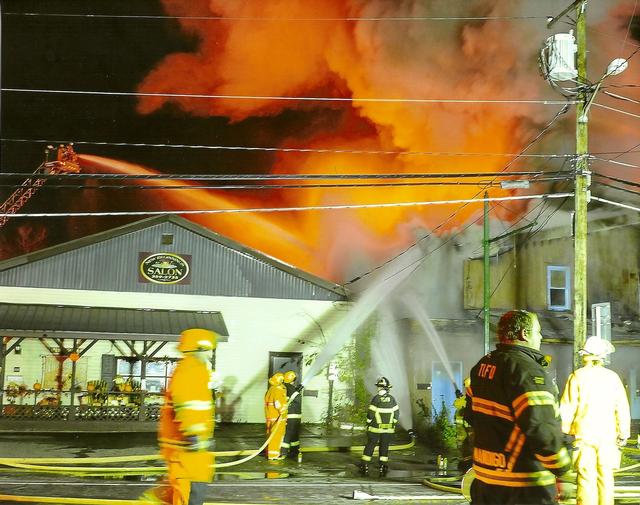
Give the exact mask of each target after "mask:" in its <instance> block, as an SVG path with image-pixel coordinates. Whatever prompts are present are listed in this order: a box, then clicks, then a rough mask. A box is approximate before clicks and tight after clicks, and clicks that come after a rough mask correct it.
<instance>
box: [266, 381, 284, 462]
mask: <svg viewBox="0 0 640 505" xmlns="http://www.w3.org/2000/svg"><path fill="white" fill-rule="evenodd" d="M283 382H284V374H283V373H281V372H277V373H275V374H274V375H273V376H272V377H271V378H270V379H269V389H268V390H267V394H266V395H265V397H264V417H265V420H266V422H267V437H269V436H270V435H271V434H272V433H273V431H274V430H275V434H274V436H273V438H272V439H271V440H270V441H269V444H268V445H267V459H282V458H281V456H280V446H281V444H282V439H283V438H284V433H285V430H286V427H287V389H286V388H285V386H284V384H283ZM278 420H280V422H278Z"/></svg>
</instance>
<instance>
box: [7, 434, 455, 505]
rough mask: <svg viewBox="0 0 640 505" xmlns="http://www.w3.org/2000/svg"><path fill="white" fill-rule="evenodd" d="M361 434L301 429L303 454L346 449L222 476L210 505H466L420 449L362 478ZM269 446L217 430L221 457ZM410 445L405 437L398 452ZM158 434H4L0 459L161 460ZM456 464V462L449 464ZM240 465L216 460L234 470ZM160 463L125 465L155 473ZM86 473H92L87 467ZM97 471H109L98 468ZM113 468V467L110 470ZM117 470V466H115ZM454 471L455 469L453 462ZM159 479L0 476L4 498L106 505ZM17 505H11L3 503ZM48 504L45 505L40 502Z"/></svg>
mask: <svg viewBox="0 0 640 505" xmlns="http://www.w3.org/2000/svg"><path fill="white" fill-rule="evenodd" d="M364 439H365V437H364V434H363V433H362V432H348V431H333V432H331V433H329V434H327V433H325V432H324V431H323V430H322V429H320V427H317V426H307V427H304V429H303V436H302V446H303V447H322V446H330V447H340V448H342V450H341V451H338V452H311V453H304V455H303V460H302V462H300V463H298V462H297V461H291V460H283V461H267V460H266V459H265V457H264V456H263V455H258V456H256V457H255V458H253V459H251V460H249V461H247V462H245V463H242V464H239V465H236V466H230V467H225V468H221V469H219V470H218V471H217V473H216V476H215V478H214V480H213V482H212V483H210V484H209V486H208V490H207V502H215V503H236V504H242V503H251V504H280V503H282V504H288V505H293V504H327V503H331V504H340V503H345V504H346V503H351V504H355V503H369V501H370V500H367V499H365V500H355V499H354V492H355V494H356V495H360V496H363V494H364V493H366V495H368V496H374V497H378V500H376V501H381V499H384V498H385V497H396V498H395V499H384V502H383V503H386V504H389V505H394V504H399V503H406V502H407V501H408V500H410V501H419V502H421V503H447V504H452V505H461V504H463V503H466V501H465V500H464V499H463V498H462V497H461V496H460V495H459V494H453V493H448V492H444V491H440V490H435V489H431V488H429V487H427V486H425V485H424V484H423V483H422V482H423V480H424V478H425V477H433V476H436V475H437V472H436V468H435V459H436V455H435V454H434V453H433V451H430V450H429V448H427V447H426V446H425V445H423V444H422V443H421V442H420V441H418V443H417V444H416V446H415V447H413V448H411V449H406V450H402V451H392V452H391V453H390V462H389V466H390V471H389V473H388V474H387V476H386V477H379V476H378V475H377V468H376V467H375V466H372V468H371V470H372V471H371V477H367V478H363V477H362V476H360V474H359V472H358V467H357V464H358V463H359V458H360V453H358V452H350V451H349V450H348V447H350V446H352V445H362V444H363V443H364ZM263 441H264V426H262V425H250V424H231V425H221V426H220V427H219V428H218V429H217V430H216V448H215V450H216V451H228V450H244V449H257V448H258V447H260V445H261V443H262V442H263ZM409 441H410V439H409V437H407V436H406V435H403V434H399V435H398V436H397V437H396V441H395V442H394V443H396V444H404V443H408V442H409ZM157 452H158V449H157V443H156V438H155V434H154V433H117V432H116V433H102V434H101V433H37V432H31V433H16V432H13V433H0V458H5V457H73V458H83V457H105V456H131V455H144V454H148V455H151V454H156V453H157ZM450 458H451V456H450ZM238 459H240V457H237V456H234V457H225V458H218V460H217V462H224V463H226V462H229V461H234V460H238ZM152 464H155V465H157V464H159V462H137V463H119V465H126V466H127V467H131V466H149V465H152ZM82 466H88V465H82ZM99 466H107V465H104V464H100V465H99ZM111 466H113V465H111ZM115 466H117V465H115ZM451 466H454V462H453V461H451ZM160 478H161V476H160V475H146V476H118V477H96V476H93V477H91V476H82V477H80V476H73V475H64V474H52V473H34V472H32V471H29V470H26V469H8V468H2V469H0V489H1V491H0V494H7V495H9V494H10V495H28V496H49V497H72V498H87V499H88V498H103V499H104V498H107V499H121V500H122V499H127V500H133V499H136V498H137V497H139V496H140V495H141V494H142V493H143V492H144V491H146V490H148V489H150V488H152V487H154V486H155V485H156V484H157V483H158V480H159V479H160ZM2 503H11V502H4V501H3V502H2ZM34 503H43V502H34Z"/></svg>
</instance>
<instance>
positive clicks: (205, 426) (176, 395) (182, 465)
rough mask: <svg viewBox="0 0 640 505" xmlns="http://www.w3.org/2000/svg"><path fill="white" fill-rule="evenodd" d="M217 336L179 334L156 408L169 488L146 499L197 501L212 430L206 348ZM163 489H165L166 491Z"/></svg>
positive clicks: (186, 504) (205, 478) (175, 504)
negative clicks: (172, 367)
mask: <svg viewBox="0 0 640 505" xmlns="http://www.w3.org/2000/svg"><path fill="white" fill-rule="evenodd" d="M216 341H217V335H216V334H215V333H214V332H213V331H210V330H204V329H200V328H192V329H188V330H185V331H183V332H182V333H181V334H180V343H179V344H178V350H179V351H180V352H181V353H182V354H183V358H182V359H181V360H180V361H179V362H178V364H177V366H176V368H175V370H174V372H173V375H172V377H171V379H170V380H169V386H168V387H167V390H166V392H165V403H164V405H163V406H162V409H161V410H160V424H159V430H158V442H159V444H160V452H161V454H162V456H163V457H164V459H165V461H166V462H167V471H168V472H167V473H168V481H169V488H168V489H162V488H158V489H156V490H155V491H154V492H153V493H147V494H146V495H144V498H145V499H147V500H156V501H161V502H162V503H169V504H171V505H202V503H203V502H204V498H205V493H206V483H207V482H211V480H212V478H213V471H214V468H213V465H214V457H213V453H212V452H209V449H210V445H211V442H212V439H213V430H214V424H215V422H214V406H213V395H212V392H211V389H210V388H209V383H210V381H211V373H212V369H211V351H212V350H213V349H215V347H216ZM167 491H168V492H167Z"/></svg>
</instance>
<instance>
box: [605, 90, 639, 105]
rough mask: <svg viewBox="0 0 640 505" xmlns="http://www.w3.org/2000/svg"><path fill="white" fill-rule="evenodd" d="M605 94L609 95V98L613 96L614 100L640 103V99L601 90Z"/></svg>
mask: <svg viewBox="0 0 640 505" xmlns="http://www.w3.org/2000/svg"><path fill="white" fill-rule="evenodd" d="M603 93H604V94H605V95H609V96H610V97H611V98H615V99H616V100H623V101H625V102H631V103H635V104H640V100H634V99H633V98H629V97H626V96H622V95H618V94H617V93H611V92H610V91H606V90H605V91H603Z"/></svg>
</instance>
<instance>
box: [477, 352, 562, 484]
mask: <svg viewBox="0 0 640 505" xmlns="http://www.w3.org/2000/svg"><path fill="white" fill-rule="evenodd" d="M543 362H544V356H543V355H542V354H541V353H540V352H538V351H535V350H533V349H529V348H527V347H522V346H518V345H503V344H498V346H497V348H496V350H495V351H493V352H491V353H489V354H487V355H486V356H484V357H483V358H482V359H481V360H480V361H479V362H478V363H477V364H476V365H475V366H474V367H473V369H472V370H471V385H470V387H469V388H467V405H466V408H465V413H464V417H465V419H466V421H467V422H469V424H470V425H471V426H472V427H473V429H474V436H475V439H474V449H473V468H474V470H475V472H476V476H477V478H478V479H479V480H481V481H482V482H485V483H487V484H493V485H498V486H505V487H531V486H548V485H552V484H554V483H555V477H554V474H555V475H561V474H563V473H565V472H566V471H568V470H569V468H570V465H571V459H570V457H569V453H568V451H567V449H566V447H565V446H564V442H563V440H564V437H563V434H562V430H561V422H560V415H559V406H558V396H557V387H556V386H555V384H554V382H553V380H552V379H551V377H550V376H549V374H548V373H547V371H546V370H545V368H544V367H543V365H542V363H543Z"/></svg>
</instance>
